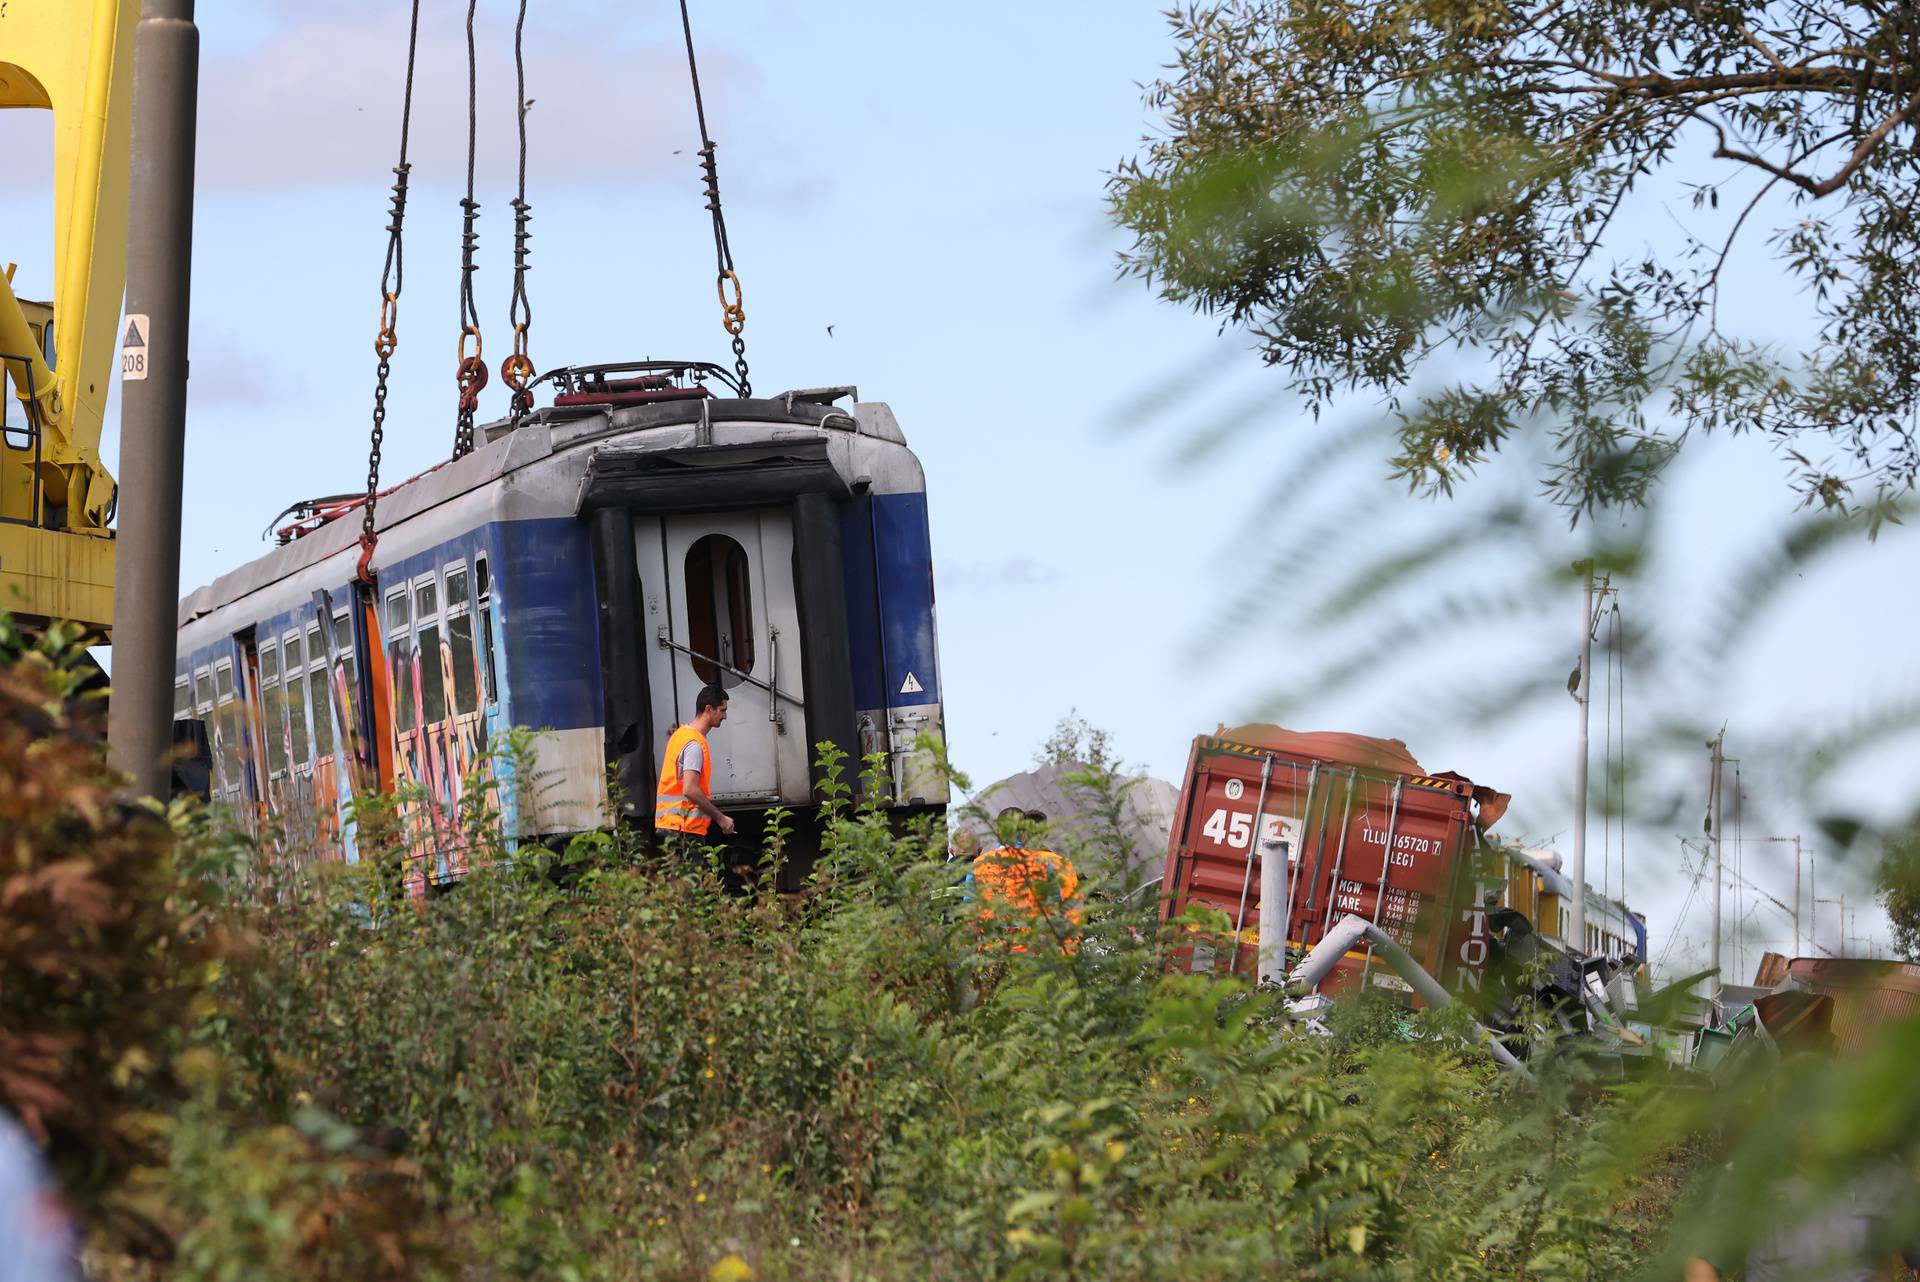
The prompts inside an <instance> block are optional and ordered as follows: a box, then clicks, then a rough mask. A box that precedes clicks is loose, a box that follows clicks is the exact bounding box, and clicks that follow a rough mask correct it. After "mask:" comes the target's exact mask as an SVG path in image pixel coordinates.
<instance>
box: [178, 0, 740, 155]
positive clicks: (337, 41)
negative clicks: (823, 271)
mask: <svg viewBox="0 0 1920 1282" xmlns="http://www.w3.org/2000/svg"><path fill="white" fill-rule="evenodd" d="M429 8H430V9H434V10H439V12H433V13H423V15H422V19H421V32H420V48H419V54H418V57H417V59H416V68H417V71H416V77H415V83H414V99H413V101H414V110H413V120H412V131H411V142H410V147H409V150H410V159H411V160H412V162H413V182H414V184H415V185H416V186H417V185H423V184H431V185H434V186H436V187H448V186H457V185H459V184H461V183H462V182H464V177H465V164H466V136H467V115H466V112H467V62H466V58H467V54H466V40H465V33H464V23H463V21H462V19H463V17H464V14H463V13H461V12H455V10H454V8H453V7H452V6H447V5H438V6H429ZM406 15H407V10H406V6H405V5H402V4H384V5H372V4H348V5H344V6H335V7H332V8H329V9H327V10H325V11H324V12H322V13H318V14H316V13H314V12H312V11H310V10H309V11H306V12H303V13H301V14H300V15H298V16H292V15H291V14H290V15H289V18H288V20H287V22H286V23H284V24H279V25H277V29H276V30H275V31H274V32H273V33H272V34H270V35H268V36H266V37H265V38H264V39H263V40H262V41H260V42H258V43H253V44H250V45H248V46H247V47H245V48H235V49H225V50H218V51H210V52H209V54H208V56H207V57H206V59H205V60H204V61H203V63H202V66H201V88H200V125H199V127H200V137H199V145H198V149H197V150H198V156H199V162H198V169H199V180H200V183H201V186H202V188H203V189H206V188H214V189H228V190H233V189H239V190H263V189H264V190H287V189H292V188H301V187H311V186H325V185H359V184H373V185H378V186H384V185H385V184H387V183H388V182H390V181H391V173H390V170H391V168H392V166H393V164H394V160H395V158H396V154H397V151H398V147H399V128H400V105H401V99H402V89H403V85H404V81H405V56H406V39H407V31H406ZM620 25H621V24H620V22H619V21H618V20H609V21H607V22H603V23H601V24H599V25H598V27H597V28H594V29H581V28H564V29H556V28H555V27H554V26H553V25H552V24H551V23H544V24H542V25H540V26H539V27H537V28H536V27H535V26H534V24H533V22H532V21H531V20H530V21H529V26H528V31H527V40H526V45H527V48H526V67H527V96H528V97H529V98H530V99H532V100H533V102H534V106H533V107H532V109H531V110H530V111H529V113H528V116H527V133H528V146H529V148H530V159H529V164H528V184H529V187H530V188H538V189H550V188H552V187H553V186H556V185H563V186H568V187H577V186H595V187H604V186H622V187H632V186H635V185H641V184H653V183H674V184H680V185H690V186H694V187H695V188H696V189H697V184H698V175H697V172H696V170H697V162H696V158H695V155H694V153H695V151H696V150H697V148H698V145H699V143H698V136H697V135H698V130H697V126H696V125H695V122H694V117H693V105H692V97H691V93H690V91H689V89H688V85H687V67H686V60H685V54H684V51H683V50H682V49H681V47H680V46H679V45H678V44H677V43H669V42H667V41H665V40H664V39H660V40H642V39H636V38H634V37H633V36H631V35H622V34H620V33H619V31H618V28H619V27H620ZM629 29H630V27H629ZM512 34H513V33H512V15H511V14H503V13H483V14H482V15H481V17H480V19H479V21H478V22H477V23H476V31H475V43H476V46H477V48H478V51H479V101H478V111H477V114H478V118H479V138H480V145H479V154H478V161H477V167H478V170H479V173H480V178H479V182H480V183H481V185H483V186H487V187H489V188H491V189H492V191H493V192H494V193H497V192H498V190H499V189H500V188H501V187H502V186H503V185H506V184H509V183H511V182H512V181H513V168H514V162H515V154H516V149H517V141H516V137H515V132H516V131H515V122H514V112H513V104H514V97H515V94H514V79H513V61H512ZM701 75H702V84H703V88H704V89H705V91H706V95H707V103H708V111H709V117H710V121H711V122H712V123H713V124H714V125H715V132H716V134H717V135H719V136H720V137H721V140H722V144H723V146H722V150H721V162H722V170H721V172H722V177H723V179H724V178H726V177H727V176H728V168H727V161H728V159H729V153H730V152H731V151H733V149H730V148H728V147H726V146H725V139H726V137H727V131H725V130H724V129H722V128H721V127H720V125H721V122H720V121H718V120H714V119H713V116H714V114H715V109H716V107H718V106H719V105H720V104H722V103H725V104H728V106H727V110H728V112H729V113H730V114H735V113H738V115H744V112H745V109H746V106H747V104H748V100H749V99H751V97H752V95H753V93H754V92H755V90H756V87H757V84H758V78H757V76H756V75H755V74H754V72H753V71H752V69H751V68H750V67H749V66H747V65H746V64H745V63H743V62H742V61H741V60H739V59H738V58H735V57H732V56H729V55H728V54H726V53H725V52H724V51H718V50H716V51H713V52H708V53H703V55H702V58H701ZM735 118H738V117H737V115H736V116H735ZM736 136H737V134H736ZM676 149H678V151H679V153H680V154H678V155H676V154H674V153H675V151H676ZM755 150H758V148H756V149H755ZM732 158H734V159H736V160H737V159H738V157H737V154H736V155H734V156H733V157H732Z"/></svg>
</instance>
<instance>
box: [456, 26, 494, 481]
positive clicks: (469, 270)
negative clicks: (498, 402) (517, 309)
mask: <svg viewBox="0 0 1920 1282" xmlns="http://www.w3.org/2000/svg"><path fill="white" fill-rule="evenodd" d="M479 4H480V0H467V194H466V196H465V198H464V199H462V200H461V202H460V209H461V211H462V213H463V214H464V220H463V223H462V227H461V234H460V346H459V364H458V366H457V367H456V369H455V371H454V383H455V385H456V386H457V387H458V388H459V390H460V397H459V400H458V402H456V405H457V409H456V412H455V415H454V429H453V457H455V458H461V457H463V456H464V455H466V454H469V453H471V452H472V450H473V415H474V411H475V410H476V409H477V408H478V407H479V404H480V389H481V388H483V387H485V386H486V385H487V365H486V360H485V358H484V347H483V344H482V343H481V339H480V313H479V312H478V310H476V309H475V307H474V305H473V273H474V271H475V270H476V267H475V264H474V261H473V259H474V253H475V251H476V250H477V249H478V248H479V244H480V237H479V233H478V232H477V231H475V230H474V223H475V222H476V221H477V220H478V219H479V217H480V202H479V201H477V200H475V199H474V198H473V171H474V153H475V150H476V149H477V147H478V145H479V135H480V72H479V67H478V64H477V61H476V59H475V55H474V42H473V17H474V11H475V10H476V9H478V8H479ZM469 338H471V339H472V340H473V353H472V355H468V353H467V340H468V339H469Z"/></svg>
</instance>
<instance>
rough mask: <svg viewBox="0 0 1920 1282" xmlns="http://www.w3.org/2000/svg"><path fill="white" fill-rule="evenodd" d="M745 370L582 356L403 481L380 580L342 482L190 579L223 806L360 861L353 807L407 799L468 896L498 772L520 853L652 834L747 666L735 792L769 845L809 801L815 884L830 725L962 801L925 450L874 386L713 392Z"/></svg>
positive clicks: (731, 750)
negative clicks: (377, 792)
mask: <svg viewBox="0 0 1920 1282" xmlns="http://www.w3.org/2000/svg"><path fill="white" fill-rule="evenodd" d="M724 378H725V374H724V371H720V370H718V369H715V368H713V367H710V366H699V365H694V364H665V363H662V364H648V365H645V366H619V367H610V366H602V367H592V368H585V369H571V370H564V371H560V372H559V373H558V375H557V376H555V377H554V381H555V383H556V385H557V387H558V389H559V394H558V395H557V396H555V398H554V401H555V404H554V406H553V408H550V409H543V410H539V411H536V412H534V413H533V414H532V415H530V416H528V417H527V418H526V419H524V420H523V421H522V422H520V423H519V424H518V425H517V426H516V425H515V424H513V423H511V422H501V423H497V424H493V425H491V426H489V427H487V428H486V429H484V436H485V443H484V444H483V445H482V446H480V447H479V448H477V449H475V450H474V451H473V452H472V453H471V454H468V455H466V456H465V457H462V458H459V459H455V460H452V461H450V462H447V463H444V464H442V465H440V466H439V467H437V468H434V469H432V470H431V471H429V472H427V473H425V474H423V475H421V476H419V477H416V478H414V479H413V480H410V481H408V482H406V483H405V484H403V485H400V486H398V487H396V488H395V489H394V490H393V491H392V492H390V493H388V494H384V495H383V496H382V497H381V500H380V502H379V504H378V505H377V513H378V518H379V521H378V539H377V545H376V548H375V551H374V554H373V557H372V559H371V564H370V574H369V576H368V577H369V578H370V579H371V580H372V582H371V583H367V582H364V581H357V575H356V566H357V562H358V560H359V556H360V542H359V538H360V524H361V511H360V509H359V506H358V504H357V503H356V502H354V501H351V500H345V501H328V500H315V501H313V502H311V503H308V504H304V505H301V506H300V508H299V509H298V512H299V517H300V519H297V520H296V521H295V522H294V523H293V524H292V525H290V526H289V527H287V529H285V530H284V531H283V532H282V534H283V537H284V539H285V541H284V543H283V545H282V546H280V547H278V548H276V549H275V550H273V551H272V552H270V553H268V554H267V555H265V556H263V557H261V558H259V559H258V560H255V561H253V562H251V563H249V564H247V565H244V566H241V567H240V568H239V569H237V570H234V571H233V572H232V573H230V574H227V575H225V576H223V577H221V578H220V579H218V580H216V581H215V582H214V583H213V584H211V585H209V586H207V587H203V588H200V589H198V590H197V591H195V592H193V593H192V594H191V595H189V596H188V597H187V598H186V599H185V600H184V601H182V603H181V608H180V630H179V639H178V648H177V654H178V663H177V677H176V682H175V695H174V715H175V717H176V719H177V720H199V721H202V722H204V723H205V724H206V726H207V727H208V737H209V740H210V742H211V746H212V753H213V758H214V769H213V785H212V787H213V791H214V795H215V797H216V799H218V800H221V801H224V802H227V803H229V804H231V805H232V806H234V807H235V808H236V809H238V810H239V811H241V812H242V813H246V814H252V815H257V816H259V817H260V818H262V819H274V820H279V821H281V822H286V823H291V824H292V825H293V826H294V827H296V828H298V827H300V826H302V825H310V831H311V836H312V845H313V848H314V850H315V851H316V852H317V853H318V854H319V856H320V857H323V858H341V859H346V860H353V859H354V858H356V847H355V840H354V834H353V831H352V821H351V810H350V807H349V805H348V801H349V799H350V798H351V797H352V796H353V795H354V794H355V793H358V792H363V791H366V790H369V789H376V788H377V789H384V790H388V791H394V790H396V789H403V790H404V791H405V793H406V794H407V795H410V796H412V797H414V798H416V799H417V800H416V801H415V802H414V803H413V811H412V813H411V815H410V819H411V820H412V823H411V827H410V831H411V833H412V835H413V840H414V848H415V851H416V857H417V863H416V867H415V870H414V880H415V882H416V884H418V885H421V886H425V887H431V886H434V885H440V884H445V883H447V882H449V881H451V880H453V879H455V878H457V877H458V876H459V875H460V873H461V872H462V871H463V867H464V855H463V851H462V849H461V844H460V838H459V831H460V825H459V812H460V808H461V806H462V803H463V796H462V789H463V788H464V787H465V786H467V785H466V781H468V780H471V779H473V778H476V777H477V778H481V779H485V780H488V781H489V787H488V790H487V792H488V797H489V801H488V803H487V804H489V805H498V806H499V807H500V808H501V809H502V810H503V812H504V813H503V814H502V816H501V818H502V821H503V822H504V823H505V824H506V825H507V826H508V831H509V832H511V833H512V834H514V835H515V836H516V837H517V838H519V839H533V838H551V837H556V836H563V835H566V834H570V833H577V832H581V831H585V830H589V829H595V828H600V827H604V826H606V825H608V824H610V823H615V822H621V821H632V822H637V823H641V824H650V822H651V816H652V810H653V792H654V786H655V782H656V780H655V774H656V772H657V770H658V763H659V760H660V755H661V752H662V751H663V748H664V744H665V741H666V738H667V736H668V734H669V733H671V731H672V730H673V729H674V727H675V726H676V725H678V724H679V723H680V722H682V721H684V720H686V719H688V718H690V717H691V716H692V713H693V707H692V703H693V696H694V694H695V692H696V691H697V690H698V689H699V688H700V687H701V686H702V685H705V684H707V683H708V682H710V681H718V682H720V683H721V684H722V685H723V686H725V687H726V688H727V690H728V693H729V696H730V703H731V717H730V719H729V721H728V722H727V724H726V726H725V727H724V728H723V729H722V730H721V731H720V732H719V733H717V734H716V735H715V736H714V737H713V752H714V762H713V788H712V791H713V796H714V799H715V801H716V802H717V803H718V804H719V805H720V806H721V807H722V808H723V809H725V810H726V811H728V812H729V813H731V814H734V815H735V817H736V819H737V820H738V821H739V822H740V824H741V828H742V831H743V832H748V833H751V832H753V831H755V825H754V821H755V819H756V817H757V816H758V815H760V814H763V813H764V812H766V811H767V810H769V809H771V808H773V807H776V806H778V807H784V808H786V809H788V810H790V811H791V812H792V813H793V816H794V823H795V825H796V831H795V834H794V837H793V840H792V842H791V843H790V849H791V850H792V851H793V852H794V853H795V855H796V859H795V862H794V863H793V864H792V865H791V866H790V867H789V868H788V869H787V871H786V873H785V874H784V875H785V876H787V877H789V878H795V879H797V878H798V877H799V876H801V875H804V871H805V867H806V862H807V861H806V854H807V851H808V848H809V837H810V834H811V829H810V819H811V816H812V814H813V811H814V809H815V806H816V799H817V795H818V794H817V785H818V783H819V770H818V766H817V755H816V745H818V744H820V743H822V742H831V743H833V744H835V745H837V746H838V747H839V748H840V749H841V750H842V751H844V752H845V753H847V754H848V755H849V756H851V757H856V758H857V757H865V756H869V755H871V754H879V756H880V757H881V758H882V759H883V760H884V762H885V765H886V769H885V786H886V787H887V788H888V790H889V792H890V796H889V798H888V801H889V802H890V804H891V805H893V806H894V807H896V808H898V809H899V810H901V811H905V812H911V811H915V810H925V809H936V808H941V807H944V806H945V804H946V801H947V786H946V782H945V779H944V777H943V776H942V775H941V774H939V773H938V772H937V771H936V770H934V769H933V768H932V767H933V762H932V760H931V759H930V755H929V753H928V752H927V744H928V743H929V742H930V741H938V740H939V739H940V738H941V737H942V735H943V721H942V715H941V703H940V694H941V685H940V671H939V661H938V652H937V646H936V629H935V621H934V592H933V570H932V551H931V546H930V541H929V534H928V525H927V500H926V484H925V479H924V475H923V473H922V471H921V468H920V464H919V462H918V460H917V459H916V458H915V457H914V454H913V452H912V451H911V450H910V449H909V448H908V446H907V443H906V438H905V436H904V435H903V434H902V432H901V430H900V427H899V424H898V422H897V421H896V420H895V418H894V416H893V413H892V411H891V410H890V409H889V408H888V407H887V406H886V405H885V404H883V403H879V402H863V401H860V400H858V398H857V393H856V392H855V391H854V389H852V388H831V389H823V390H818V391H798V392H791V393H787V394H784V395H782V396H779V397H775V398H771V399H752V400H748V399H740V398H738V397H737V396H726V395H722V396H714V395H711V394H710V388H711V386H712V385H713V384H715V383H718V382H720V381H721V380H723V379H724ZM842 402H846V404H845V405H843V404H842ZM515 726H520V727H527V728H529V729H531V730H535V731H538V732H539V733H538V734H537V735H536V736H535V738H534V740H533V743H532V750H531V760H530V761H528V762H527V763H526V769H525V774H526V777H524V778H501V777H499V775H500V772H501V771H502V770H503V769H505V768H506V767H504V766H503V764H502V758H501V755H500V754H498V753H497V752H495V751H494V750H493V749H494V747H495V746H496V745H497V744H498V742H499V740H500V737H501V736H502V735H503V734H504V733H505V732H506V731H507V729H508V728H509V727H515ZM849 773H850V774H851V773H853V770H852V769H851V768H850V770H849ZM616 807H617V809H618V811H619V813H618V814H615V813H614V809H615V808H616Z"/></svg>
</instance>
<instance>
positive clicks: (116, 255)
mask: <svg viewBox="0 0 1920 1282" xmlns="http://www.w3.org/2000/svg"><path fill="white" fill-rule="evenodd" d="M139 10H140V6H139V2H138V0H10V3H6V4H0V107H20V108H41V109H44V110H48V111H51V112H52V113H53V126H54V136H53V137H54V145H53V152H54V187H53V198H54V291H53V299H52V302H51V305H50V306H49V305H47V304H37V303H30V302H29V303H23V302H22V301H21V300H20V299H19V298H17V297H15V295H14V292H13V287H12V282H11V271H10V270H9V271H8V272H7V273H6V275H5V278H4V279H0V353H5V354H6V356H7V357H9V358H10V359H7V360H5V361H4V362H0V363H4V365H5V368H6V376H7V379H8V381H10V382H11V383H12V385H13V394H14V396H15V397H16V398H17V400H18V402H19V407H20V410H21V411H23V412H24V419H25V421H24V426H21V425H20V424H18V423H16V422H15V421H14V420H15V419H16V418H17V417H19V416H18V415H16V414H9V415H8V416H7V418H8V427H9V429H11V430H10V431H9V432H8V440H7V442H6V444H5V446H0V609H17V610H22V611H23V612H25V613H27V614H33V615H40V616H43V617H69V618H75V619H76V620H78V621H81V622H85V623H90V624H94V625H96V626H101V627H104V626H105V625H106V624H107V623H108V622H109V620H110V619H111V612H112V591H113V580H112V544H111V542H110V539H111V537H112V531H111V530H109V529H108V528H107V522H108V520H109V519H110V517H111V513H112V508H113V499H114V481H113V477H112V475H111V474H110V473H109V472H108V470H107V468H106V466H105V464H104V463H102V461H101V459H100V455H99V447H100V430H101V426H102V424H103V423H104V421H105V416H106V415H105V409H106V398H107V387H108V380H109V379H111V378H112V376H113V360H114V348H115V347H116V346H117V340H118V339H119V338H120V334H119V332H118V327H119V321H120V299H121V295H122V294H123V292H124V291H125V288H126V269H127V185H128V160H129V154H128V153H129V144H130V138H131V127H132V105H133V104H132V97H133V31H134V26H135V24H136V23H137V22H138V20H139ZM4 257H5V255H4V254H0V259H4ZM49 326H50V327H51V328H52V341H51V342H48V341H47V334H46V330H47V328H48V327H49ZM49 351H51V353H52V358H53V359H52V362H51V364H49V362H48V361H47V359H45V354H46V353H47V352H49ZM22 442H25V445H24V446H23V445H22ZM9 447H11V448H9ZM82 539H85V540H87V541H89V542H93V543H97V544H98V545H99V546H97V547H91V548H88V547H81V546H78V545H79V543H80V542H81V540H82ZM103 588H104V596H103V595H102V591H101V590H102V589H103ZM22 593H24V596H25V598H26V599H25V602H24V603H22V602H21V601H20V600H18V599H11V600H10V599H7V598H8V597H15V598H17V597H18V596H19V595H20V594H22Z"/></svg>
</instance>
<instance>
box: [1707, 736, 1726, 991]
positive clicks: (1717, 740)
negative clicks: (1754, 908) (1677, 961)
mask: <svg viewBox="0 0 1920 1282" xmlns="http://www.w3.org/2000/svg"><path fill="white" fill-rule="evenodd" d="M1726 740H1727V728H1726V727H1725V726H1722V727H1720V733H1719V734H1717V735H1715V736H1714V738H1713V742H1711V743H1709V744H1708V745H1707V747H1709V748H1711V749H1713V770H1712V783H1711V784H1710V785H1709V787H1710V790H1711V791H1710V793H1709V795H1708V797H1707V816H1708V817H1707V825H1708V827H1710V828H1711V829H1712V836H1713V948H1712V951H1711V952H1709V953H1708V955H1707V964H1708V965H1710V966H1712V967H1713V992H1714V996H1716V997H1717V996H1719V994H1720V990H1721V989H1722V988H1723V987H1725V981H1724V980H1722V979H1721V978H1720V881H1721V877H1720V768H1721V766H1722V765H1723V764H1724V763H1725V761H1726V758H1725V757H1724V756H1723V755H1722V750H1723V749H1724V748H1725V747H1726Z"/></svg>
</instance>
